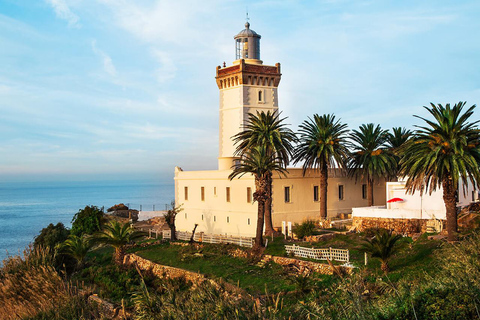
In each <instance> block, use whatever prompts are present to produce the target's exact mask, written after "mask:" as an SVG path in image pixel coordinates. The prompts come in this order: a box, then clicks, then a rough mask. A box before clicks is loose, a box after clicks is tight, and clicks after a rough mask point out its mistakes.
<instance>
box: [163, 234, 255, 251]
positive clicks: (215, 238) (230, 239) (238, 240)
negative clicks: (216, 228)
mask: <svg viewBox="0 0 480 320" xmlns="http://www.w3.org/2000/svg"><path fill="white" fill-rule="evenodd" d="M176 235H177V239H178V240H184V241H189V240H190V238H191V237H192V233H191V232H182V231H177V232H176ZM170 237H171V231H170V230H163V239H170ZM193 240H195V241H197V242H206V243H230V244H235V245H237V246H242V247H250V248H251V247H252V246H253V242H254V240H253V239H252V238H244V237H234V236H222V235H211V234H204V233H203V232H196V233H195V236H194V238H193Z"/></svg>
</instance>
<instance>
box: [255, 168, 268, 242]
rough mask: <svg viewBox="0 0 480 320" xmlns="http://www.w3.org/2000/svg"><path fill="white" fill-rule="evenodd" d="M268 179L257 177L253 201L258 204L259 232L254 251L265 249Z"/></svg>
mask: <svg viewBox="0 0 480 320" xmlns="http://www.w3.org/2000/svg"><path fill="white" fill-rule="evenodd" d="M267 180H268V179H267V178H266V177H263V176H255V192H254V193H253V199H254V200H255V201H256V202H258V217H257V232H256V234H255V246H254V249H257V250H258V249H260V248H261V247H263V223H264V222H265V200H266V199H267V198H268V196H267V184H268V181H267Z"/></svg>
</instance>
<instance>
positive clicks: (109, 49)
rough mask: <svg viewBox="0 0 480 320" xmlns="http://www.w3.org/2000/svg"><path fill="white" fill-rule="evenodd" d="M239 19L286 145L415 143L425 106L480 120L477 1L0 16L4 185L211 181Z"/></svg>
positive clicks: (71, 5)
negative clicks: (270, 75) (178, 172)
mask: <svg viewBox="0 0 480 320" xmlns="http://www.w3.org/2000/svg"><path fill="white" fill-rule="evenodd" d="M246 7H248V11H249V14H250V23H251V28H252V29H253V30H255V31H257V32H258V33H259V34H261V35H262V40H261V55H262V60H263V61H264V63H265V64H269V65H274V64H275V63H276V62H280V63H281V64H282V73H283V78H282V81H281V83H280V87H279V104H280V109H281V110H282V111H283V115H285V116H287V117H288V118H289V119H288V122H289V123H291V124H292V128H293V129H294V130H296V128H297V126H298V124H299V123H301V122H302V121H303V120H304V119H306V117H307V116H311V115H312V114H314V113H319V114H323V113H335V114H336V115H337V116H338V117H340V118H341V119H342V120H343V121H344V122H346V123H348V125H349V127H350V128H357V127H358V126H359V125H360V124H362V123H368V122H374V123H379V124H381V125H382V127H384V128H391V127H392V126H405V127H408V128H412V126H413V125H414V124H420V122H419V120H418V119H415V118H414V117H413V116H412V115H413V114H417V115H426V113H425V112H424V110H423V109H422V106H424V105H427V104H428V103H429V102H434V103H448V102H450V103H455V102H457V101H459V100H463V101H465V100H466V101H467V102H468V104H469V105H471V104H480V72H479V71H480V41H479V40H480V37H479V35H478V32H479V30H480V20H479V19H478V16H479V14H480V1H342V0H338V1H336V0H329V1H328V0H327V1H268V0H266V1H225V0H224V1H216V0H212V1H181V0H179V1H122V0H89V1H86V0H45V1H38V0H37V1H33V0H28V1H27V0H25V1H23V0H22V1H17V0H0V120H1V125H0V151H1V157H0V179H2V180H18V179H21V180H42V179H43V180H57V179H74V180H83V179H140V178H141V179H144V178H148V179H157V180H165V181H166V182H171V181H172V180H171V178H172V177H173V168H174V166H175V165H179V166H181V167H183V168H184V169H186V170H198V169H215V168H216V165H217V160H216V158H217V153H218V142H217V141H218V131H217V127H218V88H217V86H216V84H215V79H214V76H215V67H216V66H217V65H220V64H222V63H223V61H226V62H227V65H228V64H231V62H232V61H233V60H234V42H233V36H234V35H235V34H236V33H238V32H239V31H240V30H241V29H243V25H244V23H245V9H246ZM479 115H480V110H478V111H477V113H476V114H475V115H474V119H473V120H478V119H480V116H479Z"/></svg>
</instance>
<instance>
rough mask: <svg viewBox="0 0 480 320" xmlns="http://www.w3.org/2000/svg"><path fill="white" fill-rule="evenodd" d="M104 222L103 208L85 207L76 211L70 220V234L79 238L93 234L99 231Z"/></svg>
mask: <svg viewBox="0 0 480 320" xmlns="http://www.w3.org/2000/svg"><path fill="white" fill-rule="evenodd" d="M104 222H105V217H104V212H103V207H102V208H98V207H96V206H86V207H85V208H84V209H80V210H78V212H77V213H76V214H75V216H73V219H72V234H74V235H76V236H81V235H83V234H93V233H94V232H97V231H99V230H100V229H101V227H102V224H103V223H104Z"/></svg>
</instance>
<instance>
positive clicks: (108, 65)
mask: <svg viewBox="0 0 480 320" xmlns="http://www.w3.org/2000/svg"><path fill="white" fill-rule="evenodd" d="M92 50H93V52H94V53H95V54H96V55H98V56H99V57H100V58H101V59H102V62H103V70H105V72H106V73H108V74H109V75H111V76H112V77H114V76H116V75H117V69H116V68H115V65H114V64H113V61H112V58H111V57H110V56H109V55H108V54H106V53H105V52H104V51H103V50H100V49H98V48H97V41H96V40H93V41H92Z"/></svg>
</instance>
